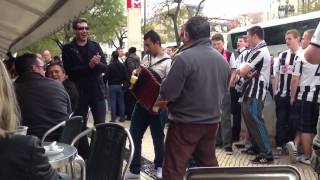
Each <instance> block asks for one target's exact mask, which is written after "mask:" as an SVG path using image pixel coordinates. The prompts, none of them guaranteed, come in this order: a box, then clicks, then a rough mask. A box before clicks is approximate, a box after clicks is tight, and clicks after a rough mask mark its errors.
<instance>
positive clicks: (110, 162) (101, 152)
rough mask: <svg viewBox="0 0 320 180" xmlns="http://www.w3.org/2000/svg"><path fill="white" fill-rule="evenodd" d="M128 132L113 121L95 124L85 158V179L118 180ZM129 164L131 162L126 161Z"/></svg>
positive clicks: (120, 174)
mask: <svg viewBox="0 0 320 180" xmlns="http://www.w3.org/2000/svg"><path fill="white" fill-rule="evenodd" d="M127 138H128V134H127V132H126V130H125V128H124V127H122V126H120V125H118V124H114V123H102V124H98V125H96V126H95V129H94V130H93V133H92V139H91V143H90V153H89V158H88V160H87V180H107V179H109V180H120V179H122V178H123V174H124V173H122V170H123V160H124V152H125V146H126V140H127ZM128 163H129V164H130V163H131V162H128Z"/></svg>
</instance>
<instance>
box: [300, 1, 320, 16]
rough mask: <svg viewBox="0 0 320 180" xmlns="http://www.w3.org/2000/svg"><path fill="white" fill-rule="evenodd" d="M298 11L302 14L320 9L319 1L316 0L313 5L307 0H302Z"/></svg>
mask: <svg viewBox="0 0 320 180" xmlns="http://www.w3.org/2000/svg"><path fill="white" fill-rule="evenodd" d="M299 11H300V12H302V13H303V14H305V13H309V12H314V11H320V2H317V3H315V4H314V5H310V4H308V3H307V2H303V5H302V6H301V7H300V9H299Z"/></svg>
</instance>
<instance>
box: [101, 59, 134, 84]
mask: <svg viewBox="0 0 320 180" xmlns="http://www.w3.org/2000/svg"><path fill="white" fill-rule="evenodd" d="M105 78H106V79H105V80H107V81H108V85H121V84H123V83H126V81H127V79H128V74H127V70H126V68H125V66H124V65H123V64H122V63H121V62H119V61H118V62H115V63H110V64H109V66H108V68H107V72H106V76H105Z"/></svg>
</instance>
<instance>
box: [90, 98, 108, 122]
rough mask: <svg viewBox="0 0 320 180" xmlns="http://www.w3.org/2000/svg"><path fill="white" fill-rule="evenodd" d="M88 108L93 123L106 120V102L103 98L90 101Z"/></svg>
mask: <svg viewBox="0 0 320 180" xmlns="http://www.w3.org/2000/svg"><path fill="white" fill-rule="evenodd" d="M90 108H91V113H92V117H93V121H94V124H95V125H96V124H100V123H104V122H106V113H107V111H106V102H105V101H104V99H100V100H95V101H90Z"/></svg>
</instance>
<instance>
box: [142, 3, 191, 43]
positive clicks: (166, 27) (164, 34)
mask: <svg viewBox="0 0 320 180" xmlns="http://www.w3.org/2000/svg"><path fill="white" fill-rule="evenodd" d="M174 11H175V8H170V9H169V13H170V14H172V13H174ZM187 19H189V11H188V10H187V8H186V7H185V6H182V7H181V10H180V12H179V15H178V18H177V25H178V27H180V26H181V25H182V24H183V23H185V22H186V21H187ZM152 29H153V30H155V31H157V32H158V33H159V34H160V36H161V41H162V43H169V42H175V33H174V26H173V23H172V19H171V18H170V17H168V11H167V10H165V9H163V10H162V11H160V12H159V13H157V14H155V15H154V17H153V18H152V19H150V20H149V22H147V23H146V32H148V31H149V30H152Z"/></svg>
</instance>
